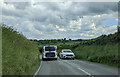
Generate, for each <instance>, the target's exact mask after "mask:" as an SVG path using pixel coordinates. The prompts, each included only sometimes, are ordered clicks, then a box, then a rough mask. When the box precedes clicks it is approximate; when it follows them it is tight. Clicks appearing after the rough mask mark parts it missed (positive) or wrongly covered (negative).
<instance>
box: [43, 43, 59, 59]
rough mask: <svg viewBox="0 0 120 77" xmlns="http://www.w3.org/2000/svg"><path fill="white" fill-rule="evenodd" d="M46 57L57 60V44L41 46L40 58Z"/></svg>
mask: <svg viewBox="0 0 120 77" xmlns="http://www.w3.org/2000/svg"><path fill="white" fill-rule="evenodd" d="M46 59H55V60H57V46H56V45H46V46H43V56H42V60H46Z"/></svg>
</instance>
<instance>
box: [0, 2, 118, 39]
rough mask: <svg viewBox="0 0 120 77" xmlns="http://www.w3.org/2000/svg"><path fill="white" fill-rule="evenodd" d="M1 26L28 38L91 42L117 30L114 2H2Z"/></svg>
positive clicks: (116, 11)
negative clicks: (3, 25)
mask: <svg viewBox="0 0 120 77" xmlns="http://www.w3.org/2000/svg"><path fill="white" fill-rule="evenodd" d="M0 7H2V23H4V24H6V25H7V26H12V27H13V28H14V29H15V30H17V31H18V32H20V33H22V34H23V35H24V36H25V37H26V38H28V39H62V38H67V39H91V38H96V37H98V36H100V35H103V34H106V35H108V34H111V33H115V32H116V31H117V25H118V3H117V2H3V3H2V4H1V5H0Z"/></svg>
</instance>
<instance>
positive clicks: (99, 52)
mask: <svg viewBox="0 0 120 77" xmlns="http://www.w3.org/2000/svg"><path fill="white" fill-rule="evenodd" d="M73 51H74V53H75V55H76V59H80V60H87V61H91V62H97V63H102V64H107V65H111V66H115V67H118V64H119V58H118V43H117V44H114V43H109V44H106V45H96V44H93V45H80V46H79V47H77V48H75V49H73Z"/></svg>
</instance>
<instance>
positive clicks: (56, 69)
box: [36, 59, 118, 77]
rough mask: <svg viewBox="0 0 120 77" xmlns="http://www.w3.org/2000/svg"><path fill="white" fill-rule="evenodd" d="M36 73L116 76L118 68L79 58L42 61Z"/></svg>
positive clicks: (92, 76) (91, 76)
mask: <svg viewBox="0 0 120 77" xmlns="http://www.w3.org/2000/svg"><path fill="white" fill-rule="evenodd" d="M36 75H78V76H80V75H81V76H88V77H94V75H98V76H99V75H102V77H103V75H104V76H105V77H107V75H109V76H108V77H110V76H112V77H118V76H116V75H118V69H117V68H115V67H111V66H107V65H103V64H98V63H92V62H87V61H80V60H61V59H58V60H56V61H52V60H51V61H42V64H41V67H40V69H39V70H38V71H37V74H36Z"/></svg>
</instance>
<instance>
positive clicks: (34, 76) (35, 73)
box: [33, 61, 42, 77]
mask: <svg viewBox="0 0 120 77" xmlns="http://www.w3.org/2000/svg"><path fill="white" fill-rule="evenodd" d="M41 66H42V61H41V63H40V66H39V68H38V70H37V71H36V73H35V74H34V76H33V77H35V76H36V75H37V73H38V71H39V70H40V69H41Z"/></svg>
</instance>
